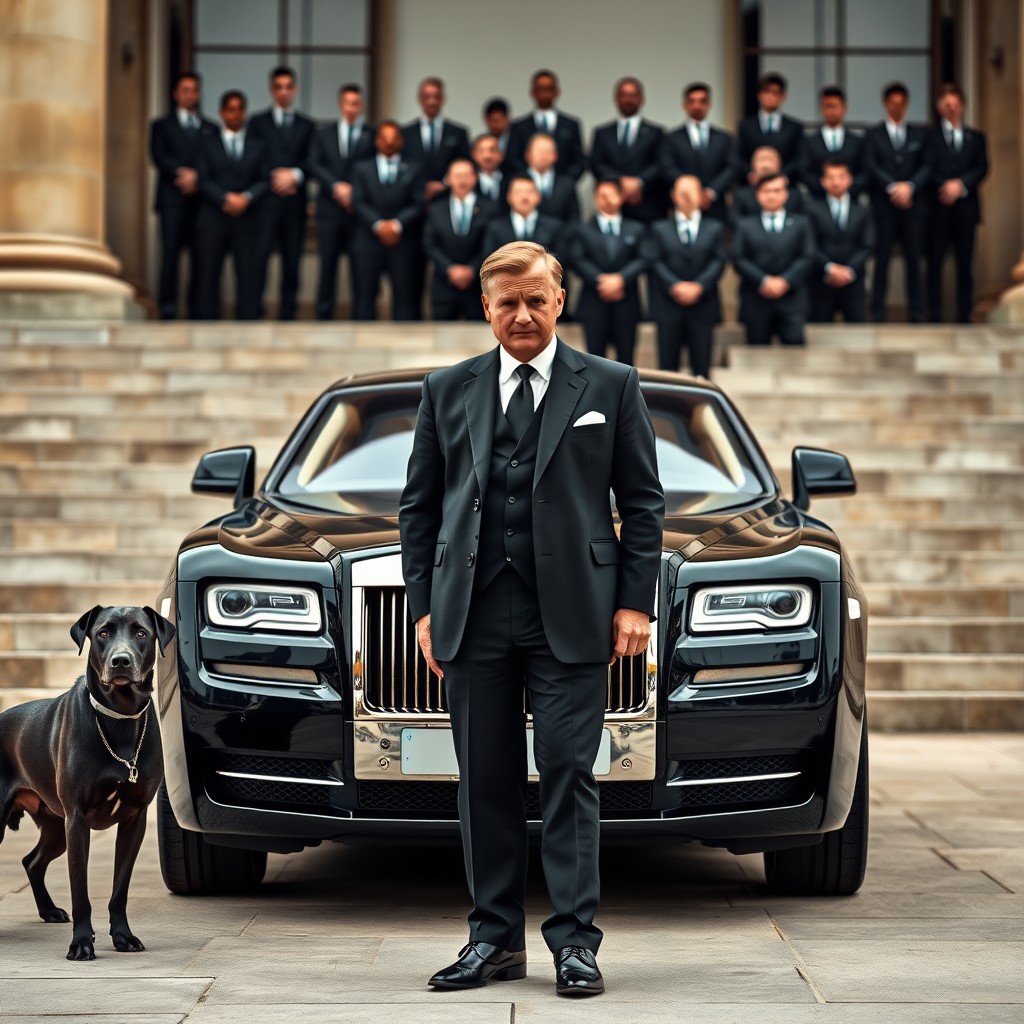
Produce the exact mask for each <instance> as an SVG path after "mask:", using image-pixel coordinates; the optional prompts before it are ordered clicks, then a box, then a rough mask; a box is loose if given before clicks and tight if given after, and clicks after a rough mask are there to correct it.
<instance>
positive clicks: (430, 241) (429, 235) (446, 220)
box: [423, 194, 496, 294]
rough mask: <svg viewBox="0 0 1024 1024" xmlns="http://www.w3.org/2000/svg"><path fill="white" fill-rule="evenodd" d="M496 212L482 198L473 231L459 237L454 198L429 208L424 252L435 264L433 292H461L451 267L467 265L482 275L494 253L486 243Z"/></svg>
mask: <svg viewBox="0 0 1024 1024" xmlns="http://www.w3.org/2000/svg"><path fill="white" fill-rule="evenodd" d="M495 212H496V207H495V206H494V204H493V203H490V202H488V201H487V200H486V199H480V198H479V196H478V197H477V200H476V204H475V205H474V208H473V215H472V219H471V220H470V222H469V231H468V232H467V233H466V234H465V235H457V234H456V233H455V228H454V227H452V215H451V205H450V197H449V196H448V195H447V194H446V195H442V196H438V197H437V198H436V199H435V200H434V201H433V202H432V203H431V204H430V206H428V207H427V217H426V223H425V225H424V228H423V248H424V250H425V251H426V254H427V256H428V257H429V258H430V259H431V260H433V261H434V280H433V284H432V285H431V290H432V292H434V293H435V294H443V293H445V292H446V291H449V292H455V293H458V291H459V290H458V289H456V288H454V287H453V286H452V285H451V284H450V283H449V282H448V277H447V270H448V268H449V267H451V266H454V265H457V264H459V265H466V266H470V267H472V268H473V269H474V270H475V271H476V272H477V273H478V274H479V273H480V264H481V263H483V261H484V260H485V259H486V257H487V256H489V255H490V250H486V251H485V249H484V243H485V240H486V237H487V226H488V224H489V223H490V221H491V218H492V217H493V216H494V215H495Z"/></svg>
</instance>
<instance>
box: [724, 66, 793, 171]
mask: <svg viewBox="0 0 1024 1024" xmlns="http://www.w3.org/2000/svg"><path fill="white" fill-rule="evenodd" d="M787 87H788V86H787V83H786V79H785V78H784V77H783V76H782V75H780V74H779V73H778V72H777V71H769V72H768V73H767V74H764V75H762V76H761V77H760V79H759V80H758V83H757V103H758V109H757V113H756V114H754V115H753V116H752V117H747V118H744V119H743V120H742V121H741V122H740V130H739V132H738V133H737V135H736V177H737V178H738V179H741V178H742V177H743V176H744V175H745V174H746V173H747V167H749V166H750V158H751V157H752V156H753V155H754V150H755V149H757V148H758V147H760V146H771V147H772V149H777V150H778V151H779V156H780V157H782V173H783V174H784V175H785V176H786V177H787V178H788V179H789V180H790V181H791V182H792V183H793V184H794V186H795V184H796V182H797V181H799V178H800V156H801V151H802V149H803V141H804V126H803V123H802V122H801V121H797V120H796V118H793V117H790V116H789V115H788V114H784V113H782V104H783V103H785V102H786V89H787Z"/></svg>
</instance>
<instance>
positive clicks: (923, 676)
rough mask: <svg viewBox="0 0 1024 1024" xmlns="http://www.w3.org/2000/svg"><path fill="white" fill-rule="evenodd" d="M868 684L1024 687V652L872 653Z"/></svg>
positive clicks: (892, 687)
mask: <svg viewBox="0 0 1024 1024" xmlns="http://www.w3.org/2000/svg"><path fill="white" fill-rule="evenodd" d="M867 686H868V689H870V690H872V691H874V690H908V691H909V690H947V691H949V690H966V691H970V690H990V691H997V690H1010V691H1014V692H1022V691H1024V655H1021V654H958V653H935V654H928V653H914V654H905V653H900V654H869V655H868V665H867Z"/></svg>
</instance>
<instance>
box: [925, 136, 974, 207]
mask: <svg viewBox="0 0 1024 1024" xmlns="http://www.w3.org/2000/svg"><path fill="white" fill-rule="evenodd" d="M963 133H964V134H963V142H962V143H961V147H960V152H959V153H958V152H957V151H956V150H955V149H953V148H952V146H950V144H949V143H948V142H946V138H945V136H944V135H943V134H942V126H941V125H937V126H936V127H935V128H934V129H933V131H932V133H931V138H930V140H929V142H930V152H929V158H928V167H929V170H930V172H931V177H932V184H933V186H934V187H935V188H936V189H937V188H938V186H939V185H941V184H942V183H943V182H944V181H949V179H950V178H959V179H960V180H961V181H962V182H963V183H964V185H965V186H966V187H967V195H965V196H963V197H962V198H960V199H958V200H957V201H956V203H954V209H955V208H956V207H962V208H963V209H966V210H969V211H971V215H972V216H973V218H974V220H975V222H978V221H980V220H981V197H980V195H979V186H980V185H981V183H982V181H983V180H984V179H985V178H986V177H987V175H988V146H987V145H986V143H985V133H984V132H979V131H977V130H976V129H974V128H968V127H967V126H966V125H964V128H963ZM933 199H934V201H935V202H938V195H937V193H933Z"/></svg>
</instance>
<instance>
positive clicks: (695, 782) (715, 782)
mask: <svg viewBox="0 0 1024 1024" xmlns="http://www.w3.org/2000/svg"><path fill="white" fill-rule="evenodd" d="M801 774H803V773H802V772H774V773H773V774H771V775H733V776H730V777H727V778H724V779H672V780H670V781H669V782H666V783H665V785H666V786H721V785H724V784H726V783H729V782H764V781H766V780H767V779H791V778H793V777H794V776H795V775H801Z"/></svg>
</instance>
